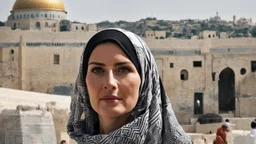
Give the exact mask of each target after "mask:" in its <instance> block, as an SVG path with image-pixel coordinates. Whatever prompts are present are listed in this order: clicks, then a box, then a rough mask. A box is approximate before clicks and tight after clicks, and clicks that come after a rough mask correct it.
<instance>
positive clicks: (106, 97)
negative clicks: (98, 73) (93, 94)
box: [100, 95, 122, 102]
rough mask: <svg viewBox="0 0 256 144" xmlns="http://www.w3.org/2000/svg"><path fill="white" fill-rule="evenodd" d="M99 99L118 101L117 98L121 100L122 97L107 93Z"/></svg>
mask: <svg viewBox="0 0 256 144" xmlns="http://www.w3.org/2000/svg"><path fill="white" fill-rule="evenodd" d="M100 100H103V101H105V102H118V101H119V100H122V99H121V98H119V97H117V96H110V95H107V96H104V97H102V98H101V99H100Z"/></svg>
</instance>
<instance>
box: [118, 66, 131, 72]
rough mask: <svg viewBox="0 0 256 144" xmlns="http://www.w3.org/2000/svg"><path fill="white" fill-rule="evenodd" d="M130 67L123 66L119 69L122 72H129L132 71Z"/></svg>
mask: <svg viewBox="0 0 256 144" xmlns="http://www.w3.org/2000/svg"><path fill="white" fill-rule="evenodd" d="M130 71H131V70H130V68H127V67H121V68H119V69H118V72H122V73H127V72H130Z"/></svg>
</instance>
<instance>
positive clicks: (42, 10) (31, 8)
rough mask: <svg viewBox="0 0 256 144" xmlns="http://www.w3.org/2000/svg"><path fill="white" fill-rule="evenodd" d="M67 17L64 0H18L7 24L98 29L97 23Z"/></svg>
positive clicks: (48, 28)
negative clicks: (74, 20) (87, 22)
mask: <svg viewBox="0 0 256 144" xmlns="http://www.w3.org/2000/svg"><path fill="white" fill-rule="evenodd" d="M66 18H67V12H66V10H65V7H64V3H63V1H62V0H36V1H31V0H16V1H15V3H14V5H13V8H12V10H11V14H10V16H9V17H8V19H7V21H6V22H5V25H6V26H9V27H11V28H12V29H22V30H30V31H47V32H59V31H78V30H79V31H97V26H96V25H95V24H91V25H87V24H83V23H76V22H74V23H72V22H70V21H69V20H67V19H66ZM78 27H79V28H78Z"/></svg>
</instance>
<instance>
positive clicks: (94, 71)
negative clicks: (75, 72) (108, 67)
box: [92, 68, 104, 73]
mask: <svg viewBox="0 0 256 144" xmlns="http://www.w3.org/2000/svg"><path fill="white" fill-rule="evenodd" d="M92 72H93V73H103V72H104V71H103V69H102V68H93V69H92Z"/></svg>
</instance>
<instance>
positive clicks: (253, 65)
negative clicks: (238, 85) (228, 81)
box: [251, 61, 256, 72]
mask: <svg viewBox="0 0 256 144" xmlns="http://www.w3.org/2000/svg"><path fill="white" fill-rule="evenodd" d="M251 68H252V72H256V61H251Z"/></svg>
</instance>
